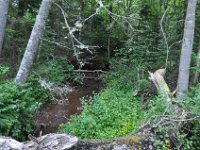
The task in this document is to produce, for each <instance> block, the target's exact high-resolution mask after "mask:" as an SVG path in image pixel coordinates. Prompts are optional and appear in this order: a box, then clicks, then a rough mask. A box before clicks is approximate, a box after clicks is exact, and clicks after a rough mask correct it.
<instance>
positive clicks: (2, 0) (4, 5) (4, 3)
mask: <svg viewBox="0 0 200 150" xmlns="http://www.w3.org/2000/svg"><path fill="white" fill-rule="evenodd" d="M9 2H10V0H0V56H1V52H2V48H3V40H4V34H5V29H6V22H7V13H8V7H9Z"/></svg>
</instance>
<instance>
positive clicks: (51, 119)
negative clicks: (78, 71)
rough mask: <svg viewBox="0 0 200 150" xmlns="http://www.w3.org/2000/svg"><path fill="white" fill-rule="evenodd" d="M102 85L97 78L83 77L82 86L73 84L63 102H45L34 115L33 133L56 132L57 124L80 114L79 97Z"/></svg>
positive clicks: (99, 88)
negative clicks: (71, 89)
mask: <svg viewBox="0 0 200 150" xmlns="http://www.w3.org/2000/svg"><path fill="white" fill-rule="evenodd" d="M102 86H103V84H102V81H101V80H99V79H92V78H91V79H85V80H84V82H83V85H82V86H75V87H73V91H72V92H70V93H68V94H66V97H65V98H64V99H65V101H66V102H65V103H62V104H59V103H55V104H54V103H45V104H44V106H43V107H42V108H41V109H40V110H39V112H37V113H36V115H35V117H34V119H35V120H36V122H37V124H36V126H35V131H34V135H35V136H39V133H42V135H44V134H48V133H55V132H57V131H58V127H59V125H60V124H61V123H66V122H67V121H68V120H69V119H70V116H71V115H74V114H80V112H81V110H82V107H81V102H80V99H81V98H83V97H86V98H88V97H89V96H92V95H93V94H94V93H95V92H99V91H100V90H101V88H102Z"/></svg>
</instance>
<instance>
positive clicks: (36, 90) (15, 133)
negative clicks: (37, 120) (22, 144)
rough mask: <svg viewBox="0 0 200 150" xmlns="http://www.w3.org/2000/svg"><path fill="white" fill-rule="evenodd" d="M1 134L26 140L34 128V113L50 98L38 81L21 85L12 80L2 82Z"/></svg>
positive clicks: (0, 99) (0, 104)
mask: <svg viewBox="0 0 200 150" xmlns="http://www.w3.org/2000/svg"><path fill="white" fill-rule="evenodd" d="M0 91H1V93H0V134H1V135H5V136H12V137H13V138H16V139H18V140H25V139H26V136H27V133H30V132H31V131H32V130H33V128H32V127H33V124H34V122H33V114H34V113H35V112H36V110H38V108H39V107H40V106H41V104H42V103H44V101H45V100H47V99H48V94H47V92H46V91H45V90H44V89H42V88H41V87H40V86H39V85H38V84H36V82H35V83H34V82H29V83H27V84H24V85H19V84H17V83H16V82H14V81H12V80H7V81H5V82H3V83H2V84H0Z"/></svg>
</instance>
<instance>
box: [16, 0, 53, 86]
mask: <svg viewBox="0 0 200 150" xmlns="http://www.w3.org/2000/svg"><path fill="white" fill-rule="evenodd" d="M51 2H52V1H51V0H43V1H42V4H41V6H40V9H39V12H38V15H37V17H36V21H35V24H34V27H33V30H32V32H31V36H30V39H29V41H28V44H27V47H26V51H25V53H24V56H23V59H22V62H21V65H20V67H19V71H18V73H17V76H16V79H15V80H16V82H19V83H21V84H23V83H25V82H26V80H27V77H28V74H29V72H30V69H31V66H32V64H33V60H34V57H35V54H36V52H37V49H38V45H39V42H40V38H41V37H42V32H43V30H44V27H45V21H46V19H47V17H48V14H49V10H50V8H51Z"/></svg>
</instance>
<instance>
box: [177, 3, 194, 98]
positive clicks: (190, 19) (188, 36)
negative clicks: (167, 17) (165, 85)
mask: <svg viewBox="0 0 200 150" xmlns="http://www.w3.org/2000/svg"><path fill="white" fill-rule="evenodd" d="M196 4H197V0H189V1H188V7H187V12H186V19H185V27H184V35H183V41H182V49H181V56H180V64H179V75H178V83H177V97H178V98H182V96H183V94H184V93H185V92H187V91H188V84H189V68H190V63H191V54H192V47H193V38H194V28H195V8H196Z"/></svg>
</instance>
